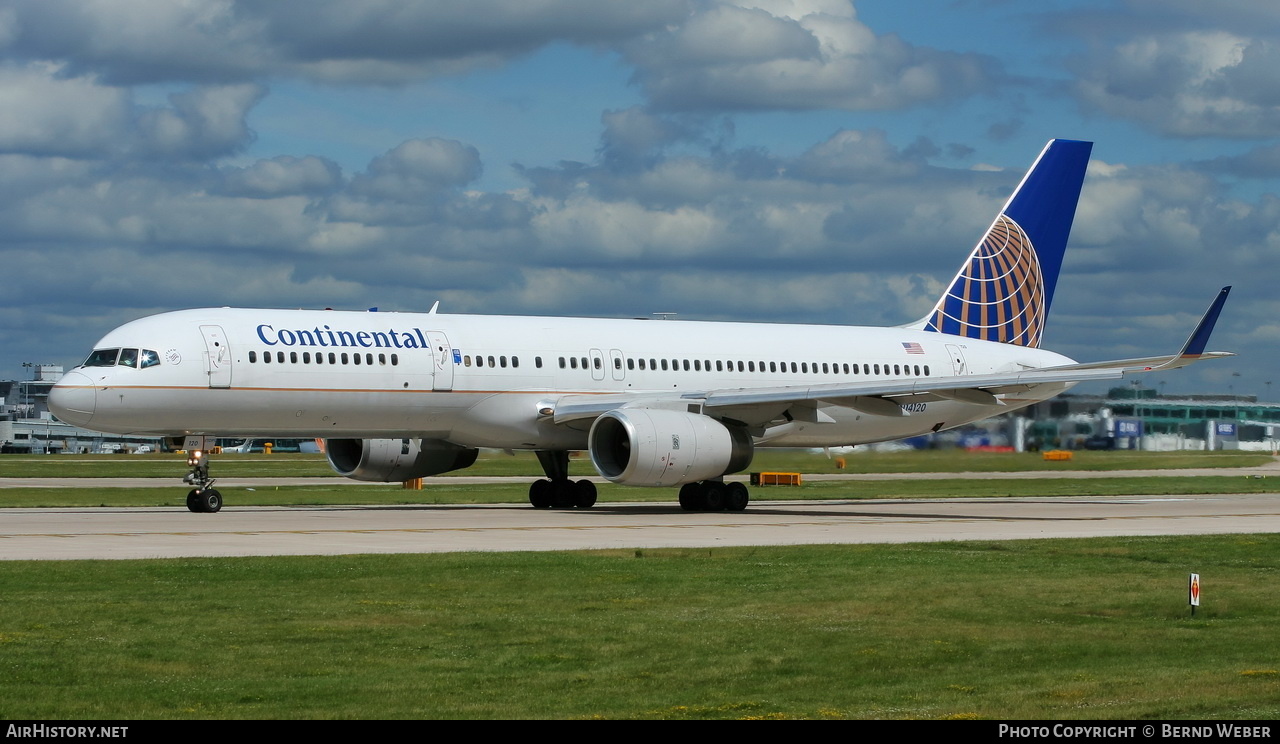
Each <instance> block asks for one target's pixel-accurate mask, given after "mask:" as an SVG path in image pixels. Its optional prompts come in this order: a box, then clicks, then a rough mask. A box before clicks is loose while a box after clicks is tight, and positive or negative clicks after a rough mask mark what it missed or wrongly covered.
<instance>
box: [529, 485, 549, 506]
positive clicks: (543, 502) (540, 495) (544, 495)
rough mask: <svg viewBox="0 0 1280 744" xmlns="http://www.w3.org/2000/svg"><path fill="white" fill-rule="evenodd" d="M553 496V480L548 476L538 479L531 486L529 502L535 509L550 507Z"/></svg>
mask: <svg viewBox="0 0 1280 744" xmlns="http://www.w3.org/2000/svg"><path fill="white" fill-rule="evenodd" d="M551 497H552V488H551V481H549V480H547V479H546V478H542V479H540V480H536V481H534V482H533V483H532V484H531V485H530V486H529V503H530V504H533V506H534V508H535V509H550V508H551Z"/></svg>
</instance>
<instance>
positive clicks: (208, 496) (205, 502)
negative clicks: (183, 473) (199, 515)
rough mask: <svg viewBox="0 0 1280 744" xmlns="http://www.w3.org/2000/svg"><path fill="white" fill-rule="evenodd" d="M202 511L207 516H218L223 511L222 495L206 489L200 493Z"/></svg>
mask: <svg viewBox="0 0 1280 744" xmlns="http://www.w3.org/2000/svg"><path fill="white" fill-rule="evenodd" d="M199 495H200V506H201V507H202V508H201V511H203V512H205V513H207V514H217V513H218V512H220V511H222V494H221V493H218V491H217V490H215V489H212V488H206V489H205V490H203V491H200V492H199Z"/></svg>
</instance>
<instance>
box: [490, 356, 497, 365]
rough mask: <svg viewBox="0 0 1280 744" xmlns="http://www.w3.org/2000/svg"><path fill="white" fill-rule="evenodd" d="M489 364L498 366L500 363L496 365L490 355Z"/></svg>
mask: <svg viewBox="0 0 1280 744" xmlns="http://www.w3.org/2000/svg"><path fill="white" fill-rule="evenodd" d="M489 366H490V367H496V366H498V365H496V364H494V363H493V357H489Z"/></svg>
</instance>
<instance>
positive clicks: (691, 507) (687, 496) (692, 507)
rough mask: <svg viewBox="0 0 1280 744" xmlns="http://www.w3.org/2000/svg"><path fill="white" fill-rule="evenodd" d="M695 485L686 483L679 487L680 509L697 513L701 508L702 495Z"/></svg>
mask: <svg viewBox="0 0 1280 744" xmlns="http://www.w3.org/2000/svg"><path fill="white" fill-rule="evenodd" d="M698 485H699V484H697V483H686V484H684V485H683V486H680V508H681V509H684V510H685V511H698V510H699V509H701V508H702V494H701V490H702V489H700V488H699V487H698Z"/></svg>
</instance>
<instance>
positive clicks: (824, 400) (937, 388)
mask: <svg viewBox="0 0 1280 744" xmlns="http://www.w3.org/2000/svg"><path fill="white" fill-rule="evenodd" d="M1230 291H1231V288H1230V287H1224V288H1223V289H1222V290H1221V291H1220V292H1219V293H1218V296H1217V297H1216V298H1215V299H1214V301H1213V303H1212V304H1211V305H1210V306H1209V310H1208V311H1207V312H1206V313H1205V314H1204V316H1203V317H1202V318H1201V319H1200V323H1199V324H1198V325H1197V326H1196V329H1195V331H1193V332H1192V334H1191V336H1190V338H1188V339H1187V342H1186V343H1185V344H1183V347H1182V350H1181V351H1179V352H1178V353H1177V354H1171V355H1168V356H1159V357H1144V358H1139V359H1117V360H1112V361H1105V362H1088V363H1084V364H1068V365H1062V366H1058V367H1045V368H1042V369H1025V370H1019V371H1011V372H1001V373H997V374H989V375H961V376H943V377H928V378H912V379H906V380H870V381H867V382H854V383H849V382H841V383H828V384H819V385H785V386H773V387H767V388H736V389H721V390H703V391H689V392H685V393H682V394H680V395H678V396H675V395H672V394H670V393H661V392H655V393H653V394H651V395H646V394H640V395H616V394H610V395H582V394H576V395H567V396H564V397H562V398H560V399H559V400H558V401H556V404H555V406H554V412H553V413H552V416H553V420H554V421H555V422H556V423H558V424H562V423H563V424H567V423H571V422H574V421H581V420H583V419H594V418H596V417H598V416H600V415H601V414H603V413H605V412H607V411H611V410H614V409H616V408H668V409H676V410H699V411H701V412H702V413H706V414H708V415H711V416H714V417H716V418H728V419H733V420H736V421H740V422H742V423H745V424H748V425H760V424H765V423H768V422H770V421H774V420H777V419H778V418H780V417H785V418H791V419H793V420H798V421H808V422H814V423H817V422H821V421H822V420H823V416H824V415H825V414H823V413H822V411H821V410H819V409H820V407H821V406H824V405H836V406H842V407H846V408H853V409H855V410H858V411H862V412H863V413H869V414H875V415H880V416H902V415H904V414H903V412H902V408H901V406H903V405H905V404H907V403H918V402H930V401H939V400H960V401H964V402H967V403H976V404H985V405H990V406H993V407H998V406H1001V405H1004V404H1003V403H1002V401H1001V400H1000V399H999V398H997V397H996V396H997V395H1001V394H1017V393H1020V392H1026V391H1028V390H1031V389H1032V388H1034V387H1036V386H1039V385H1050V384H1063V383H1078V382H1091V381H1094V380H1115V379H1119V378H1121V377H1123V376H1124V375H1126V374H1129V373H1137V372H1154V371H1157V370H1167V369H1177V368H1179V367H1185V366H1187V365H1189V364H1192V363H1194V362H1197V361H1201V360H1204V359H1216V358H1221V357H1226V356H1234V354H1232V353H1230V352H1205V351H1204V349H1205V346H1206V345H1207V343H1208V341H1209V335H1210V334H1211V333H1212V331H1213V327H1214V324H1215V323H1216V322H1217V320H1218V315H1219V313H1220V312H1221V311H1222V306H1223V304H1224V303H1225V302H1226V300H1227V295H1228V293H1229V292H1230Z"/></svg>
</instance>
